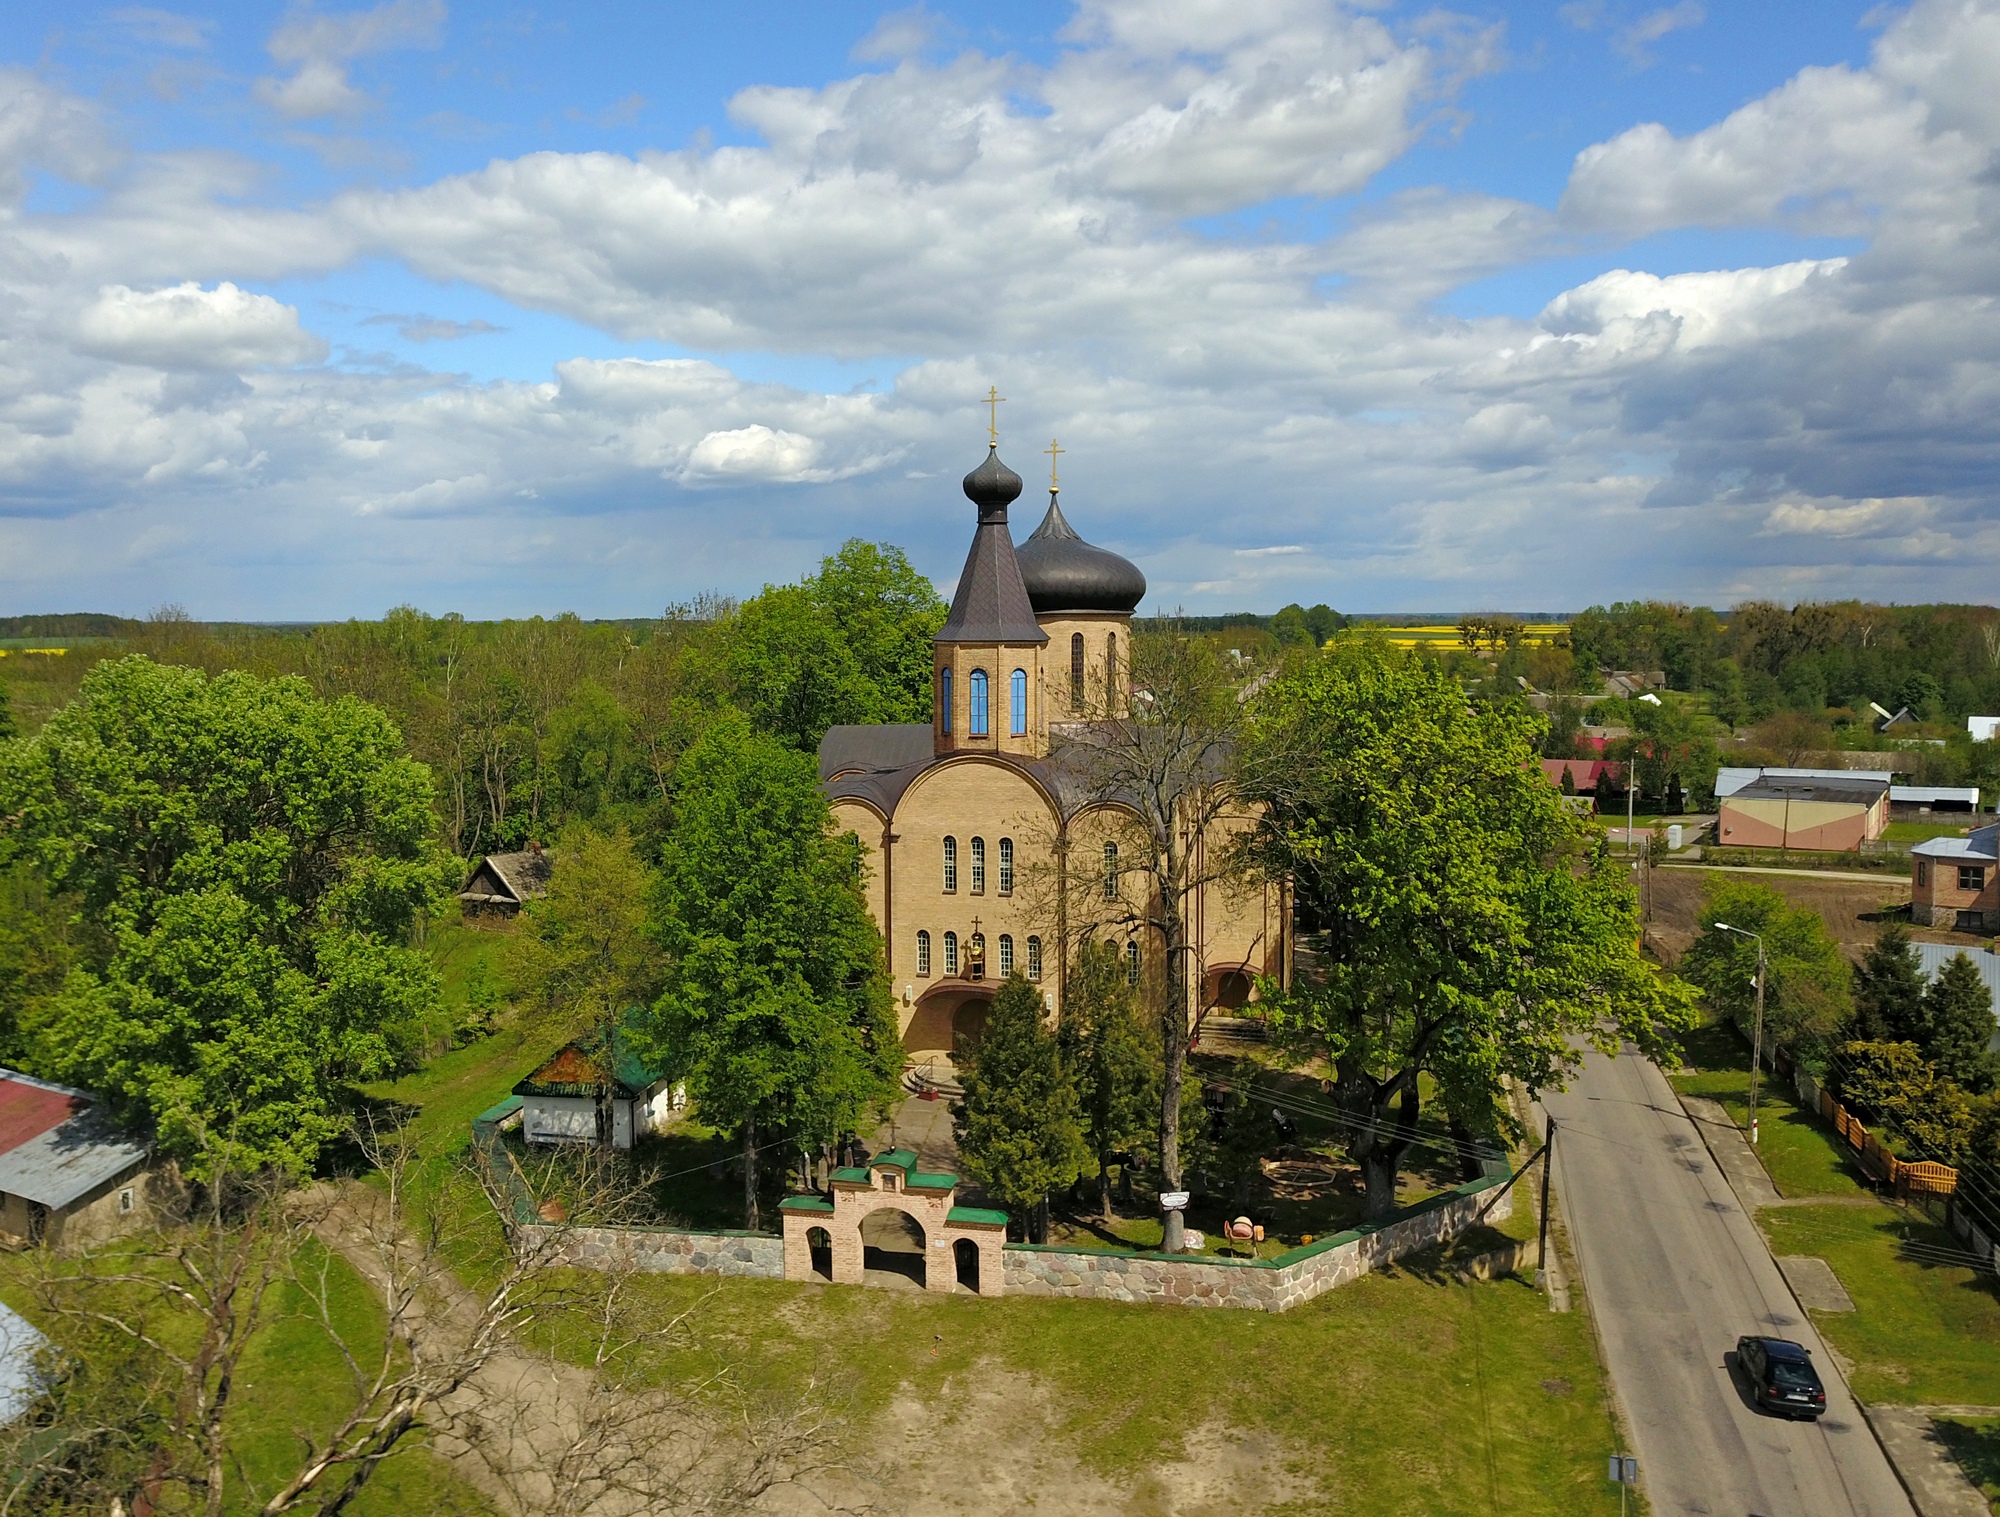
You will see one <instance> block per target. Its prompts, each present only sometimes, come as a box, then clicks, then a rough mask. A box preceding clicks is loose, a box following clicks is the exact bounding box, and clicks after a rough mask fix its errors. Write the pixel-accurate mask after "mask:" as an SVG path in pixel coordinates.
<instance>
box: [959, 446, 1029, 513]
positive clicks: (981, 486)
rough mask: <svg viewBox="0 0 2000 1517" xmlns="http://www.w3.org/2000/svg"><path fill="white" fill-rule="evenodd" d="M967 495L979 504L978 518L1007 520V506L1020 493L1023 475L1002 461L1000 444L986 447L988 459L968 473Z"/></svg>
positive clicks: (965, 483)
mask: <svg viewBox="0 0 2000 1517" xmlns="http://www.w3.org/2000/svg"><path fill="white" fill-rule="evenodd" d="M963 488H964V490H965V498H966V499H967V500H969V501H971V502H972V503H973V504H974V505H975V506H977V507H979V519H980V520H981V521H982V522H987V521H1003V522H1004V521H1005V520H1006V519H1007V507H1008V506H1009V505H1011V504H1012V503H1013V500H1014V497H1015V496H1017V495H1019V494H1020V493H1021V476H1020V475H1018V474H1016V473H1015V472H1014V471H1013V470H1012V469H1010V468H1008V467H1007V466H1006V465H1005V464H1003V463H1002V462H1000V450H999V449H998V448H997V447H992V448H988V449H987V450H986V461H985V462H984V463H982V464H981V465H980V466H979V467H978V468H976V469H974V470H973V471H972V472H971V473H970V474H968V475H966V476H965V481H964V485H963Z"/></svg>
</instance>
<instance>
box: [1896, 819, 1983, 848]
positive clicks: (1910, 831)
mask: <svg viewBox="0 0 2000 1517" xmlns="http://www.w3.org/2000/svg"><path fill="white" fill-rule="evenodd" d="M1969 831H1971V819H1970V818H1967V820H1965V821H1962V822H1891V823H1890V824H1889V826H1888V830H1887V831H1885V832H1884V833H1883V834H1882V835H1883V836H1884V837H1885V838H1887V839H1888V840H1889V841H1890V842H1892V843H1927V842H1929V841H1930V840H1931V839H1932V838H1955V837H1963V836H1965V834H1966V833H1967V832H1969Z"/></svg>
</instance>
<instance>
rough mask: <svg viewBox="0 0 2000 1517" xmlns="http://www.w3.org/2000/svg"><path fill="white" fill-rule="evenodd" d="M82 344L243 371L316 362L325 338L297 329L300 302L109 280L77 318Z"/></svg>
mask: <svg viewBox="0 0 2000 1517" xmlns="http://www.w3.org/2000/svg"><path fill="white" fill-rule="evenodd" d="M76 333H77V346H78V347H79V348H81V349H82V350H83V351H85V352H87V353H92V354H95V355H97V356H98V357H101V358H110V359H113V360H115V361H117V362H119V363H135V364H146V365H149V366H150V367H153V368H156V369H242V368H251V367H255V366H257V365H261V364H294V363H313V362H316V361H318V360H319V359H321V358H324V357H325V356H326V343H325V342H324V341H323V340H321V339H320V338H318V337H316V336H314V335H313V334H312V333H310V332H307V331H303V330H301V328H300V327H299V313H298V308H297V307H295V306H288V305H283V304H281V303H279V302H278V301H276V300H273V299H272V298H271V297H270V296H268V295H254V294H252V293H250V292H249V291H247V290H239V289H238V288H237V287H236V286H235V285H233V284H230V283H228V282H227V281H224V282H223V283H222V284H219V285H217V286H216V287H215V288H214V289H212V290H204V289H203V288H202V287H201V286H200V285H198V284H195V283H193V282H192V281H190V282H189V283H186V284H180V285H175V286H174V287H172V288H171V289H165V290H134V289H129V288H127V287H126V286H125V285H122V284H114V285H107V286H106V287H105V288H104V289H103V290H101V291H99V292H98V296H97V299H96V300H94V301H92V302H91V303H90V304H89V305H88V306H86V307H84V309H83V311H82V312H81V314H80V315H79V316H78V317H77V323H76Z"/></svg>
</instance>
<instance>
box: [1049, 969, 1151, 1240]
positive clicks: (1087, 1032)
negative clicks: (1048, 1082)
mask: <svg viewBox="0 0 2000 1517" xmlns="http://www.w3.org/2000/svg"><path fill="white" fill-rule="evenodd" d="M1056 1040H1057V1043H1058V1045H1059V1048H1060V1051H1061V1053H1062V1057H1063V1061H1064V1063H1065V1065H1066V1067H1067V1068H1068V1069H1069V1072H1070V1075H1071V1078H1072V1079H1073V1080H1074V1081H1075V1084H1076V1090H1077V1099H1078V1102H1079V1114H1080V1115H1081V1117H1082V1119H1083V1129H1084V1140H1085V1142H1086V1144H1087V1145H1088V1146H1089V1149H1090V1152H1091V1154H1092V1155H1093V1156H1094V1157H1095V1159H1096V1161H1097V1201H1098V1207H1099V1209H1100V1211H1101V1212H1102V1214H1103V1217H1104V1220H1105V1221H1107V1222H1108V1221H1110V1220H1111V1163H1112V1158H1111V1156H1112V1155H1113V1154H1114V1153H1116V1152H1118V1151H1119V1150H1120V1149H1126V1148H1131V1147H1133V1146H1134V1145H1136V1144H1140V1143H1143V1142H1145V1141H1146V1139H1147V1138H1148V1137H1149V1136H1150V1135H1151V1132H1152V1127H1153V1124H1154V1122H1155V1121H1156V1120H1157V1118H1158V1116H1159V1109H1160V1108H1159V1100H1160V1059H1159V1053H1158V1050H1157V1049H1156V1048H1155V1047H1154V1046H1153V1040H1152V1039H1151V1038H1150V1037H1148V1036H1147V1032H1146V1028H1145V1026H1144V1024H1143V1023H1142V1022H1141V1021H1140V1019H1139V1009H1138V1006H1137V1004H1136V1002H1135V1000H1134V998H1133V993H1132V982H1131V979H1130V978H1129V977H1128V976H1127V974H1126V972H1125V963H1124V960H1123V959H1121V958H1120V957H1119V954H1118V950H1117V949H1116V948H1114V947H1112V946H1111V944H1109V943H1097V942H1087V943H1085V944H1084V945H1083V946H1082V948H1080V949H1079V950H1078V951H1077V956H1076V962H1075V964H1073V965H1072V966H1071V968H1070V973H1069V984H1068V986H1067V987H1066V988H1065V991H1064V994H1063V1009H1062V1018H1061V1021H1060V1023H1059V1024H1058V1026H1057V1029H1056Z"/></svg>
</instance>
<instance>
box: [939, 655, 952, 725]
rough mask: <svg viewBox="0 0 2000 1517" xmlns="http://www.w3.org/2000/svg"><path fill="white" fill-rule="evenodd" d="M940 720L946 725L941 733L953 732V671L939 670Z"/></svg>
mask: <svg viewBox="0 0 2000 1517" xmlns="http://www.w3.org/2000/svg"><path fill="white" fill-rule="evenodd" d="M938 720H939V721H940V722H942V723H943V724H944V725H943V726H942V727H941V728H939V730H940V731H942V732H945V733H949V732H950V731H951V671H950V670H949V669H940V670H938Z"/></svg>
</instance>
